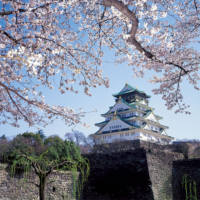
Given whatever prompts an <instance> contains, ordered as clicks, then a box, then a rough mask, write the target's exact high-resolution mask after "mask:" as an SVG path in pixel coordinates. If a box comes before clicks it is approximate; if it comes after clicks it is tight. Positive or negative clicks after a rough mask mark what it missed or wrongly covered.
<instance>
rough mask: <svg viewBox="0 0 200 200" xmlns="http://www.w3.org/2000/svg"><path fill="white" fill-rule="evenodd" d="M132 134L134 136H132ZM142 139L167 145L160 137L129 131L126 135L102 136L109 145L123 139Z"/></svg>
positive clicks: (111, 134)
mask: <svg viewBox="0 0 200 200" xmlns="http://www.w3.org/2000/svg"><path fill="white" fill-rule="evenodd" d="M131 133H132V134H131ZM138 138H139V139H142V140H145V141H151V142H158V141H160V142H161V143H163V144H164V143H165V141H163V139H161V138H160V137H156V136H154V135H150V134H147V133H142V132H132V131H131V130H130V131H127V132H125V133H123V135H122V133H109V134H105V135H103V136H101V139H102V140H104V141H106V142H107V143H111V142H114V141H115V140H116V139H117V140H118V139H122V140H134V139H138Z"/></svg>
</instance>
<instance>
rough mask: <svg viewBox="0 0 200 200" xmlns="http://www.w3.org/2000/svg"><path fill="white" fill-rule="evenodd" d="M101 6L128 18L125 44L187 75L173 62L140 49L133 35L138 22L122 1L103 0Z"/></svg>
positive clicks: (140, 46)
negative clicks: (128, 27)
mask: <svg viewBox="0 0 200 200" xmlns="http://www.w3.org/2000/svg"><path fill="white" fill-rule="evenodd" d="M103 5H104V6H105V7H111V6H113V7H115V8H116V9H117V10H119V11H120V12H121V13H123V14H124V15H125V16H126V17H128V18H129V19H130V20H131V22H132V27H131V31H130V37H129V38H128V40H127V42H129V43H130V44H132V45H134V46H135V47H136V49H137V50H138V51H139V52H141V53H144V55H145V56H146V57H147V58H149V59H151V60H153V61H156V62H159V63H162V64H169V65H173V66H175V67H178V68H179V69H182V70H183V71H184V72H185V74H187V73H188V72H189V71H187V70H185V69H184V68H183V67H182V66H180V65H177V64H175V63H173V62H165V63H164V62H163V61H161V60H159V59H157V58H156V56H154V55H153V54H152V53H150V52H149V51H147V50H146V49H144V48H143V47H142V45H141V44H140V43H139V42H138V41H137V40H136V38H135V35H136V33H137V30H138V24H139V21H138V19H137V17H136V15H135V13H134V12H132V11H131V10H129V9H128V6H127V5H125V4H124V3H123V2H122V1H118V0H103Z"/></svg>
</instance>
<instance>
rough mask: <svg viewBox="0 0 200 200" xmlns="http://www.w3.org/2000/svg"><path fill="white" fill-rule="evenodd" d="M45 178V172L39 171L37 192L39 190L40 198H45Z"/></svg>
mask: <svg viewBox="0 0 200 200" xmlns="http://www.w3.org/2000/svg"><path fill="white" fill-rule="evenodd" d="M46 178H47V177H45V174H43V173H41V174H40V176H39V179H40V189H39V192H40V194H39V195H40V200H45V193H44V192H45V186H46Z"/></svg>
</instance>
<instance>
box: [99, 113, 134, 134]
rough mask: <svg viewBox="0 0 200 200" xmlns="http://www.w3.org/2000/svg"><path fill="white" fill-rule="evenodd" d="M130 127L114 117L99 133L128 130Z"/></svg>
mask: <svg viewBox="0 0 200 200" xmlns="http://www.w3.org/2000/svg"><path fill="white" fill-rule="evenodd" d="M129 127H131V125H129V124H127V123H126V122H124V121H122V120H121V119H120V118H119V117H116V116H114V117H113V118H112V119H111V120H110V121H109V122H108V123H107V124H106V125H105V126H104V127H103V128H102V129H101V130H99V131H100V132H106V131H112V130H118V129H125V128H129Z"/></svg>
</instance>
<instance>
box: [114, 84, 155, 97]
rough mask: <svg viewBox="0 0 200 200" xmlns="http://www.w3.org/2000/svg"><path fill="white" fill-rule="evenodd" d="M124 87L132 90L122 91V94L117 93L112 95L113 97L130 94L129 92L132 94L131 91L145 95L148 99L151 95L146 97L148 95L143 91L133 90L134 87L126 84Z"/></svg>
mask: <svg viewBox="0 0 200 200" xmlns="http://www.w3.org/2000/svg"><path fill="white" fill-rule="evenodd" d="M126 86H128V87H130V88H131V89H132V90H129V91H124V92H119V93H115V94H113V96H118V95H122V94H127V93H130V92H133V91H138V92H140V93H142V94H145V95H146V96H147V97H149V98H150V97H151V95H148V94H146V93H145V92H144V91H142V90H138V89H137V88H135V87H133V86H131V85H129V84H126Z"/></svg>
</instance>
